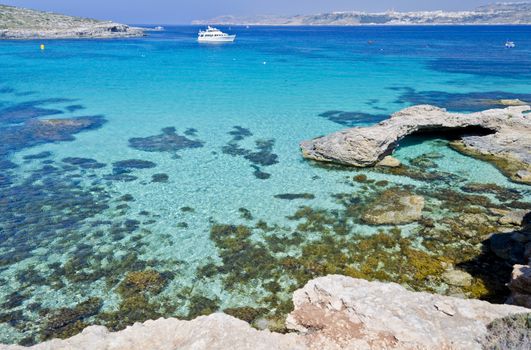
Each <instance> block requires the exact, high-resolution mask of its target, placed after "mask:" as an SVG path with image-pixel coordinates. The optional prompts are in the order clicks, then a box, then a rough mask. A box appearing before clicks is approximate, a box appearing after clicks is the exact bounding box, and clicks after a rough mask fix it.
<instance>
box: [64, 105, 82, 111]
mask: <svg viewBox="0 0 531 350" xmlns="http://www.w3.org/2000/svg"><path fill="white" fill-rule="evenodd" d="M65 109H66V110H67V111H69V112H70V113H72V112H75V111H79V110H82V109H85V107H83V105H70V106H66V107H65Z"/></svg>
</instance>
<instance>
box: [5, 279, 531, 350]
mask: <svg viewBox="0 0 531 350" xmlns="http://www.w3.org/2000/svg"><path fill="white" fill-rule="evenodd" d="M293 302H294V306H295V309H294V311H293V312H292V313H291V314H290V315H289V316H288V319H287V321H286V325H287V327H288V328H290V329H292V330H293V331H294V332H293V333H288V334H279V333H272V332H269V331H267V330H256V329H254V328H252V327H251V326H250V325H249V324H248V323H246V322H244V321H241V320H238V319H236V318H234V317H231V316H228V315H225V314H222V313H216V314H212V315H210V316H201V317H198V318H196V319H194V320H192V321H181V320H177V319H174V318H168V319H163V318H161V319H158V320H153V321H146V322H144V323H136V324H135V325H133V326H130V327H127V328H126V329H125V330H123V331H120V332H115V333H111V332H109V331H108V330H107V329H106V328H105V327H102V326H90V327H88V328H86V329H85V330H83V332H82V333H80V334H78V335H76V336H74V337H72V338H69V339H66V340H57V339H55V340H51V341H48V342H45V343H41V344H37V345H34V346H33V347H31V349H34V350H51V349H53V350H55V349H57V350H62V349H90V350H99V349H106V350H147V349H194V350H196V349H250V350H251V349H252V350H255V349H257V350H261V349H264V350H265V349H268V350H269V349H279V350H282V349H286V350H288V349H289V350H299V349H301V350H302V349H311V350H313V349H315V350H317V349H319V350H328V349H330V350H335V349H434V350H436V349H466V350H473V349H480V348H481V345H480V343H479V341H480V339H481V338H482V337H483V336H484V335H485V334H486V332H487V329H486V325H487V324H488V323H490V322H491V321H493V320H494V319H497V318H501V317H505V316H507V315H512V314H518V313H527V312H529V311H530V310H529V309H526V308H522V307H517V306H511V305H493V304H489V303H488V302H484V301H478V300H465V299H459V298H453V297H446V296H440V295H433V294H429V293H416V292H410V291H407V290H406V289H405V288H403V287H402V286H400V285H398V284H394V283H380V282H368V281H365V280H361V279H354V278H350V277H346V276H339V275H330V276H326V277H321V278H317V279H314V280H312V281H310V282H308V283H307V284H306V286H304V287H303V288H302V289H300V290H298V291H296V292H295V294H294V296H293ZM0 349H3V350H8V349H9V350H16V349H26V348H24V347H22V346H18V345H9V346H7V345H4V346H2V345H0Z"/></svg>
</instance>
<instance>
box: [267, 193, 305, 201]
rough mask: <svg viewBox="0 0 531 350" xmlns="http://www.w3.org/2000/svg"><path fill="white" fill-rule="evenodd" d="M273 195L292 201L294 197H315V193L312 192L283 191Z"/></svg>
mask: <svg viewBox="0 0 531 350" xmlns="http://www.w3.org/2000/svg"><path fill="white" fill-rule="evenodd" d="M273 197H275V198H278V199H285V200H288V201H291V200H294V199H314V198H315V195H314V194H312V193H282V194H276V195H274V196H273Z"/></svg>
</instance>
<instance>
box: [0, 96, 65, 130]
mask: <svg viewBox="0 0 531 350" xmlns="http://www.w3.org/2000/svg"><path fill="white" fill-rule="evenodd" d="M70 101H72V100H69V99H65V98H50V99H44V100H36V101H28V102H22V103H18V104H15V105H11V106H8V107H5V108H2V109H0V123H1V124H17V123H23V122H25V121H28V120H31V119H36V118H41V117H48V116H51V115H57V114H62V113H63V111H61V110H59V109H51V108H43V107H42V106H45V105H47V104H57V103H64V102H70Z"/></svg>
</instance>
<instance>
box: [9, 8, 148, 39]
mask: <svg viewBox="0 0 531 350" xmlns="http://www.w3.org/2000/svg"><path fill="white" fill-rule="evenodd" d="M142 35H143V31H142V29H140V28H134V27H129V26H127V25H125V24H119V23H114V22H110V21H98V20H95V19H89V18H81V17H72V16H65V15H60V14H56V13H50V12H42V11H35V10H29V9H23V8H18V7H13V6H6V5H0V39H36V38H49V39H59V38H113V37H135V36H142Z"/></svg>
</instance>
